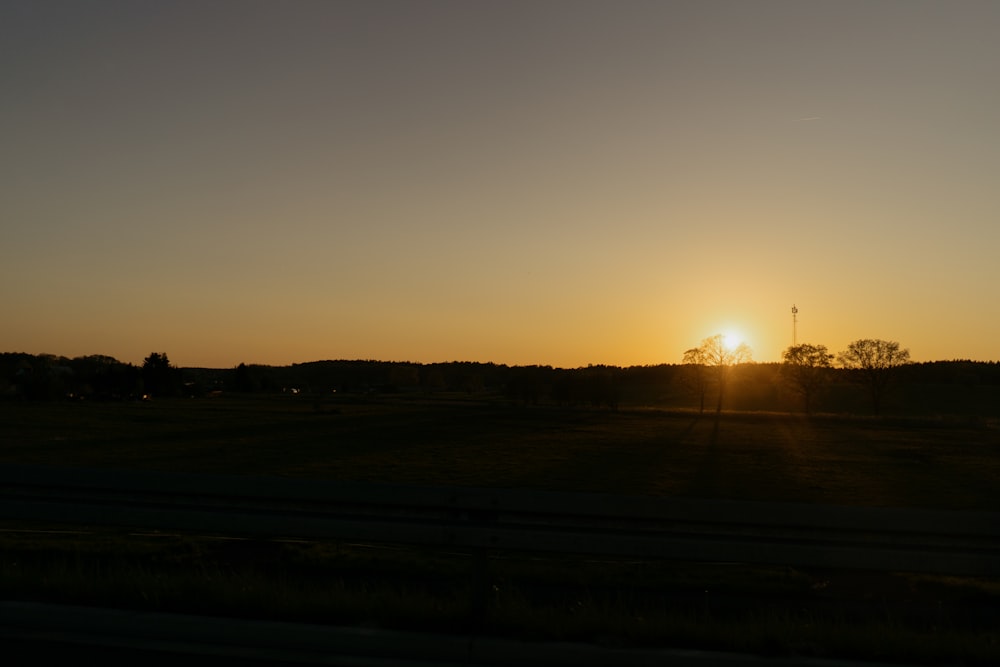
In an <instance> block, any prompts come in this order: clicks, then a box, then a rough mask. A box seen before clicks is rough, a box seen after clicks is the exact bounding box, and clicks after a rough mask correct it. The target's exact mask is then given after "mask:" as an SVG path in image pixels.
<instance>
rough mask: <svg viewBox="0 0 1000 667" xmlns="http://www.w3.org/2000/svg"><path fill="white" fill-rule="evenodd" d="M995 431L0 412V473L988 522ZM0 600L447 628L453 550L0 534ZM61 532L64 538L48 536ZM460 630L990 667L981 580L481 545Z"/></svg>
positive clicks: (959, 425) (566, 417) (748, 421)
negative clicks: (652, 500)
mask: <svg viewBox="0 0 1000 667" xmlns="http://www.w3.org/2000/svg"><path fill="white" fill-rule="evenodd" d="M998 455H1000V432H998V430H997V428H996V426H995V425H991V424H988V423H981V422H967V421H948V420H942V419H913V418H909V419H905V420H902V419H888V418H886V419H863V418H847V417H837V416H815V417H812V418H808V419H807V418H805V417H802V416H800V415H787V414H760V413H724V414H723V415H722V416H721V419H720V420H719V422H718V424H716V423H715V420H714V415H704V416H699V415H698V414H696V413H691V412H684V411H666V410H653V409H627V410H626V409H623V410H619V411H610V410H586V409H561V408H555V407H545V406H528V407H526V406H522V405H519V404H511V403H509V402H507V401H503V400H500V399H494V398H486V397H482V398H469V397H464V396H450V397H449V396H437V397H433V398H428V397H426V396H420V395H400V396H396V397H378V396H343V395H338V396H328V397H325V398H324V399H323V401H322V402H317V401H316V400H315V399H314V398H307V397H303V396H288V395H282V396H272V397H257V396H250V397H218V398H212V399H199V400H181V399H177V400H170V401H152V402H142V403H50V404H30V403H0V462H7V463H35V464H49V465H60V466H104V467H115V468H124V469H151V470H167V471H186V472H213V473H232V474H268V475H282V476H292V477H309V478H324V479H354V480H372V481H383V482H401V483H419V484H459V485H470V486H494V487H525V488H537V489H548V490H575V491H596V492H609V493H628V494H650V495H681V496H692V497H717V498H718V497H723V498H737V499H746V500H777V501H795V502H808V503H828V504H848V505H862V506H901V507H934V508H951V509H985V510H996V509H997V508H998V507H1000V502H998V501H1000V484H998V481H1000V456H998ZM0 528H5V529H6V530H2V531H0V547H2V550H0V594H2V595H4V596H5V597H8V598H13V599H40V600H53V601H62V602H75V603H83V604H106V605H112V606H121V607H133V608H142V609H155V610H174V611H197V612H199V613H211V614H226V615H251V616H264V617H270V618H283V619H291V620H310V621H318V622H330V623H365V624H370V625H378V626H383V627H399V628H411V629H413V628H419V629H428V630H438V631H443V630H455V629H465V630H467V629H469V625H470V614H469V612H470V608H471V607H470V599H471V598H472V596H473V592H474V591H475V590H481V588H480V584H477V583H476V580H477V575H475V574H474V566H473V563H472V561H471V559H469V558H467V557H465V556H463V555H461V554H441V553H432V552H418V551H412V550H402V551H400V550H392V549H378V548H370V547H365V548H362V547H358V546H350V545H343V544H333V543H315V542H309V543H275V542H248V541H235V540H220V539H209V538H205V537H197V536H170V535H131V534H127V533H122V532H115V531H102V532H92V531H88V532H83V533H74V532H39V531H38V529H40V528H45V529H51V528H54V527H52V526H45V527H40V526H23V525H21V526H17V525H11V524H6V525H0ZM66 528H72V527H66ZM487 576H488V581H489V583H488V591H489V607H488V617H487V618H486V619H480V621H479V622H478V623H477V625H476V628H475V629H476V630H477V631H480V632H489V633H494V634H500V635H509V636H518V637H526V638H532V639H564V640H578V641H599V642H602V643H611V644H616V645H635V646H640V645H659V646H662V645H669V646H680V647H702V648H717V649H727V650H738V651H751V652H756V653H763V654H771V655H773V654H797V655H817V656H844V657H854V658H864V659H870V660H886V661H892V660H902V661H909V662H929V663H933V662H942V661H944V662H949V663H952V664H983V665H985V664H996V662H997V661H998V660H1000V582H997V581H992V580H973V579H958V578H951V577H926V576H917V575H907V574H901V573H884V574H874V573H845V572H823V571H809V572H803V571H798V570H794V569H791V568H783V567H772V568H764V567H754V568H750V567H745V566H734V565H725V566H721V565H716V566H713V565H692V564H678V563H664V562H635V561H633V562H593V561H590V560H588V559H585V558H563V559H538V558H535V557H530V556H528V555H523V556H519V555H517V554H507V555H503V556H502V557H501V556H500V555H495V557H494V558H492V559H491V561H490V563H489V568H488V575H487Z"/></svg>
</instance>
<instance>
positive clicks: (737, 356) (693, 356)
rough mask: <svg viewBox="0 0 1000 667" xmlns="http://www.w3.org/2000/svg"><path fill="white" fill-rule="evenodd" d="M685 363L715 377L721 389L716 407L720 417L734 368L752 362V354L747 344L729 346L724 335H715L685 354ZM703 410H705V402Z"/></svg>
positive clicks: (716, 412)
mask: <svg viewBox="0 0 1000 667" xmlns="http://www.w3.org/2000/svg"><path fill="white" fill-rule="evenodd" d="M684 361H685V363H693V364H696V365H700V366H702V367H703V368H705V369H707V371H708V373H710V374H711V375H713V376H714V377H715V381H716V386H717V387H718V389H719V400H718V403H717V404H716V406H715V414H716V415H717V416H718V415H719V413H721V412H722V397H723V395H724V394H725V392H726V384H727V382H728V381H729V374H730V372H731V371H732V368H733V366H737V365H739V364H745V363H747V362H749V361H751V353H750V348H749V347H748V346H747V345H746V343H740V344H739V345H736V346H729V345H726V339H725V337H724V336H723V335H722V334H715V335H714V336H711V337H709V338H706V339H705V340H703V341H701V345H699V346H698V347H696V348H693V349H691V350H688V351H687V352H685V353H684ZM702 408H703V409H704V400H703V401H702Z"/></svg>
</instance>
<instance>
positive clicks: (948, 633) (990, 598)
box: [0, 530, 1000, 665]
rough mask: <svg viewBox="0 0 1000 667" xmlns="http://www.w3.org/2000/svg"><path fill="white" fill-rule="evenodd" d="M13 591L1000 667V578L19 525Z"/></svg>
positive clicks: (388, 623)
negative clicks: (999, 664) (484, 554)
mask: <svg viewBox="0 0 1000 667" xmlns="http://www.w3.org/2000/svg"><path fill="white" fill-rule="evenodd" d="M3 543H4V549H3V552H2V556H0V591H2V592H3V595H4V597H7V598H13V599H27V600H35V601H49V602H60V603H72V604H84V605H90V604H100V605H105V606H114V607H119V608H131V609H141V610H150V611H172V612H184V613H191V612H194V613H199V614H207V615H221V616H229V617H249V618H267V619H278V620H287V621H307V622H312V623H330V624H350V625H356V624H361V625H366V626H370V627H383V628H389V629H409V630H424V631H432V632H470V631H471V632H477V633H481V634H490V635H496V636H505V637H516V638H521V639H528V640H547V641H552V640H558V641H582V642H597V643H599V644H604V645H613V646H622V647H630V646H631V647H654V646H655V647H663V646H670V647H678V648H700V649H714V650H727V651H740V652H750V653H756V654H762V655H776V656H785V655H808V656H817V657H844V658H854V659H864V660H879V661H901V662H909V663H922V664H934V663H941V662H946V663H949V664H975V665H987V664H996V661H997V660H998V659H1000V635H998V624H1000V607H998V602H1000V582H997V581H987V580H981V579H979V580H977V579H964V578H962V579H957V578H946V577H927V576H923V577H921V576H915V575H903V574H878V575H876V574H867V575H859V574H844V573H831V572H804V571H798V570H793V569H790V568H781V567H771V568H768V567H749V566H740V565H733V564H728V565H704V564H702V565H699V564H684V563H668V562H645V561H642V562H639V561H631V562H623V561H592V560H587V559H583V558H558V559H553V558H534V557H529V556H526V555H516V554H514V555H511V554H507V555H505V556H503V557H501V556H500V555H499V554H493V555H491V556H489V557H488V558H487V560H485V561H483V562H480V561H478V560H477V557H476V556H473V555H469V554H459V553H440V552H427V551H415V550H411V549H388V548H372V547H359V546H350V545H343V544H334V543H317V542H261V541H240V540H224V539H208V538H193V537H189V536H188V537H181V536H166V535H160V536H149V535H144V536H140V535H126V534H115V533H110V532H104V533H88V534H72V533H39V532H27V531H17V530H13V531H8V532H5V533H4V536H3Z"/></svg>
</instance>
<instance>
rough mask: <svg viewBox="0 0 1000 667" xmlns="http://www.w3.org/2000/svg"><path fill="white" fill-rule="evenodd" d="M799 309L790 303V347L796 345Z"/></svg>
mask: <svg viewBox="0 0 1000 667" xmlns="http://www.w3.org/2000/svg"><path fill="white" fill-rule="evenodd" d="M798 325H799V309H798V308H796V307H795V304H794V303H793V304H792V347H794V346H796V345H798V331H797V329H798Z"/></svg>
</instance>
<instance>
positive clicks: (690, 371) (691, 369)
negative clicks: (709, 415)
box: [684, 347, 708, 413]
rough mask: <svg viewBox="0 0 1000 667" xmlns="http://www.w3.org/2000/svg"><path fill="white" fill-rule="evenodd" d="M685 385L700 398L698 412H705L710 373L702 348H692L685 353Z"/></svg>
mask: <svg viewBox="0 0 1000 667" xmlns="http://www.w3.org/2000/svg"><path fill="white" fill-rule="evenodd" d="M684 364H685V367H686V369H687V370H686V372H685V373H684V380H685V383H686V384H687V385H688V386H689V387H690V388H691V392H692V393H694V394H696V395H697V396H698V412H699V413H701V412H705V395H706V394H707V393H708V372H707V367H706V365H705V355H704V352H703V350H702V349H701V348H700V347H692V348H691V349H690V350H687V351H686V352H684Z"/></svg>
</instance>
